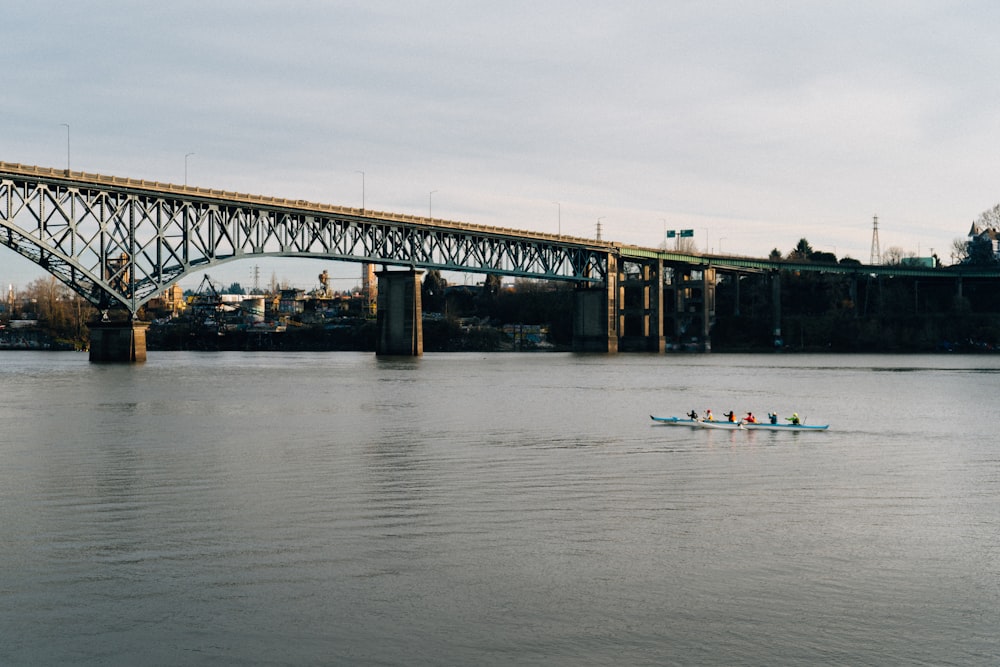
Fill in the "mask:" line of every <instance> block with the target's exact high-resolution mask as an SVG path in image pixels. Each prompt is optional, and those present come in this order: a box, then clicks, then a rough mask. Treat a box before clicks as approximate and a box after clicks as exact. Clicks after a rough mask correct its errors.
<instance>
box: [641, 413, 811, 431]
mask: <svg viewBox="0 0 1000 667" xmlns="http://www.w3.org/2000/svg"><path fill="white" fill-rule="evenodd" d="M649 418H650V419H652V420H653V421H655V422H656V423H658V424H671V425H675V426H692V427H695V428H715V429H724V430H731V431H732V430H743V431H825V430H827V429H828V428H830V425H829V424H772V423H771V422H755V423H753V424H751V423H748V422H743V421H738V422H729V421H725V422H717V421H705V420H703V419H689V418H687V417H654V416H653V415H650V416H649Z"/></svg>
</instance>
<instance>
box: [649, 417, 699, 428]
mask: <svg viewBox="0 0 1000 667" xmlns="http://www.w3.org/2000/svg"><path fill="white" fill-rule="evenodd" d="M649 418H650V419H652V420H653V421H654V422H656V423H657V424H669V425H671V426H697V425H698V424H699V423H700V420H698V419H689V418H687V417H654V416H653V415H649Z"/></svg>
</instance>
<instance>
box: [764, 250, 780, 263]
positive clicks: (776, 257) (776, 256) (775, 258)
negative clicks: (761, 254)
mask: <svg viewBox="0 0 1000 667" xmlns="http://www.w3.org/2000/svg"><path fill="white" fill-rule="evenodd" d="M767 258H768V259H769V260H771V261H772V262H780V261H781V251H780V250H778V249H777V248H774V249H773V250H771V254H770V255H768V256H767Z"/></svg>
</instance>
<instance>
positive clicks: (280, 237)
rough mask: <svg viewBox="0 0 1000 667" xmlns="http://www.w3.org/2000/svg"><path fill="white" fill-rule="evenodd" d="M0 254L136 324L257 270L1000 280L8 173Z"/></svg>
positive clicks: (2, 189) (998, 274)
mask: <svg viewBox="0 0 1000 667" xmlns="http://www.w3.org/2000/svg"><path fill="white" fill-rule="evenodd" d="M0 244H3V245H6V246H8V247H9V248H12V249H13V250H15V251H16V252H18V253H20V254H21V255H23V256H25V257H27V258H28V259H29V260H31V261H33V262H34V263H36V264H38V265H39V266H41V267H42V268H44V269H46V270H47V271H49V272H50V273H52V274H53V275H54V276H56V277H57V278H58V279H60V280H61V281H62V282H64V283H65V284H66V285H68V286H69V287H70V288H71V289H73V290H74V291H76V292H77V293H79V294H81V295H82V296H83V297H84V298H86V299H87V300H88V301H90V302H91V303H92V304H94V305H95V306H96V307H98V308H99V309H101V310H102V311H105V312H106V311H108V310H111V309H124V310H126V311H128V312H129V313H130V314H131V315H132V316H133V317H134V316H135V314H136V312H137V311H138V310H139V309H140V308H141V307H142V306H143V305H144V304H145V303H146V302H148V301H149V300H151V299H153V298H155V297H156V296H157V295H158V294H160V293H161V292H163V291H164V290H165V289H166V288H167V287H169V286H171V285H172V284H174V283H176V282H177V281H178V280H180V279H181V278H183V277H184V276H186V275H188V274H190V273H192V272H195V271H200V270H203V269H207V268H209V267H212V266H216V265H219V264H223V263H225V262H230V261H234V260H239V259H246V258H250V257H258V256H272V257H310V258H316V259H330V260H341V261H350V262H371V263H377V264H384V265H390V266H401V267H407V268H420V269H440V270H451V271H470V272H475V273H487V274H489V273H493V274H502V275H511V276H521V277H527V278H539V279H547V280H567V281H573V282H576V283H578V284H582V285H592V286H594V287H604V288H607V287H610V286H612V285H613V284H614V283H615V282H616V281H617V279H618V276H619V271H624V269H625V267H626V265H627V264H629V263H631V264H633V265H636V264H638V265H642V264H646V265H649V264H650V263H658V262H662V263H663V264H662V265H666V266H674V267H684V268H685V269H693V270H698V269H709V268H711V269H715V270H719V271H731V272H734V273H760V272H779V271H812V272H833V273H850V274H855V275H863V274H868V275H872V276H874V275H890V276H917V277H929V278H949V277H951V278H957V279H959V281H960V280H961V279H962V278H993V279H995V278H1000V269H997V268H979V269H976V268H971V267H961V266H956V267H947V268H944V269H939V268H935V269H931V268H925V267H911V266H900V265H893V266H881V265H857V264H855V265H851V264H847V265H845V264H817V263H801V264H796V263H790V262H785V261H774V260H767V259H755V258H749V257H738V256H732V255H708V254H699V253H683V252H671V251H665V250H659V249H654V248H642V247H638V246H630V245H623V244H620V243H612V242H606V241H596V240H592V239H581V238H573V237H566V236H561V235H554V234H541V233H536V232H529V231H524V230H519V229H507V228H498V227H487V226H482V225H472V224H467V223H462V222H452V221H446V220H440V219H430V218H423V217H418V216H410V215H398V214H393V213H383V212H375V211H366V210H363V209H357V208H345V207H339V206H331V205H325V204H316V203H311V202H306V201H301V200H298V201H293V200H287V199H279V198H274V197H262V196H256V195H247V194H239V193H233V192H224V191H221V190H209V189H205V188H198V187H187V186H177V185H170V184H165V183H157V182H150V181H145V180H137V179H130V178H120V177H114V176H103V175H99V174H88V173H84V172H71V171H68V170H59V169H49V168H44V167H32V166H25V165H19V164H11V163H6V162H0Z"/></svg>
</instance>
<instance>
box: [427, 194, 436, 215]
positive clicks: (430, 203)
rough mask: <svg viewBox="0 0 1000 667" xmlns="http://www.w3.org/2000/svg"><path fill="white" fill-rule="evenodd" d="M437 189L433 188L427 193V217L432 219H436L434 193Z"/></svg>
mask: <svg viewBox="0 0 1000 667" xmlns="http://www.w3.org/2000/svg"><path fill="white" fill-rule="evenodd" d="M435 192H437V190H431V191H430V192H428V193H427V217H428V218H429V219H430V220H433V219H434V193H435Z"/></svg>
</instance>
